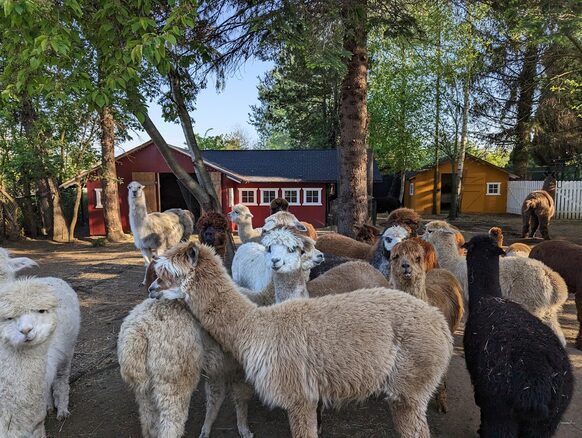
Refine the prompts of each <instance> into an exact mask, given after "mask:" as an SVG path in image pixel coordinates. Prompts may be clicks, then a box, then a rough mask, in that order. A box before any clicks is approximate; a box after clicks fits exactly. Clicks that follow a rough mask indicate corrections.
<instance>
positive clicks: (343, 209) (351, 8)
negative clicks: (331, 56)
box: [338, 0, 368, 236]
mask: <svg viewBox="0 0 582 438" xmlns="http://www.w3.org/2000/svg"><path fill="white" fill-rule="evenodd" d="M367 8H368V2H367V0H359V1H351V2H346V3H345V4H344V5H343V6H342V18H343V20H344V24H345V29H346V31H345V34H344V41H343V47H344V49H345V50H346V51H348V52H350V53H351V54H352V56H351V57H350V58H349V59H348V61H347V72H346V75H345V77H344V80H343V82H342V86H341V94H342V96H341V108H340V116H341V139H340V145H339V148H338V160H339V196H338V198H339V206H340V208H338V232H340V233H342V234H345V235H347V236H353V235H354V226H356V225H362V224H364V223H365V222H366V221H367V216H368V208H367V205H368V199H367V190H366V189H367V187H366V186H367V184H366V182H367V168H368V165H367V164H368V154H367V135H368V110H367V106H366V105H367V93H368V82H367V77H368V49H367V45H366V43H367V29H366V25H367Z"/></svg>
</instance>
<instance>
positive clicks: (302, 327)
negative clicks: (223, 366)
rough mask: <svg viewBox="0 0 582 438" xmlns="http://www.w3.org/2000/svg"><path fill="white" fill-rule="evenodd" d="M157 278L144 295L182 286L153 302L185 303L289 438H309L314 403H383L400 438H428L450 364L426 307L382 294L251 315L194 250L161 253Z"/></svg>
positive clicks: (441, 324)
mask: <svg viewBox="0 0 582 438" xmlns="http://www.w3.org/2000/svg"><path fill="white" fill-rule="evenodd" d="M284 266H285V265H281V267H280V268H279V269H280V270H284V269H286V268H284ZM289 266H291V264H289V265H288V267H289ZM275 267H277V262H275ZM156 272H157V274H158V279H157V280H156V281H155V282H154V283H153V284H152V286H150V291H152V292H156V291H158V290H159V289H158V288H159V285H160V283H161V282H167V283H171V284H175V283H176V282H177V283H179V284H180V285H181V287H180V289H173V290H170V291H165V292H163V293H162V295H163V296H164V297H166V298H184V299H185V300H186V304H187V305H188V307H189V308H190V310H191V311H192V312H193V314H194V316H195V317H197V318H198V320H199V321H200V324H201V325H202V327H204V328H205V329H206V330H207V331H208V333H209V334H210V335H211V336H213V337H214V338H215V339H216V340H217V341H218V342H219V343H220V344H221V345H222V346H223V347H224V348H225V349H226V350H227V351H230V352H231V353H232V354H233V355H234V357H235V358H236V359H237V360H238V361H239V362H240V363H241V364H242V365H243V368H244V370H245V374H246V376H247V378H248V379H249V381H250V382H251V383H252V384H253V385H254V387H255V390H256V391H257V394H258V395H259V397H260V398H261V400H262V401H263V402H264V403H265V404H267V405H268V406H279V407H282V408H283V409H286V410H287V413H288V416H289V422H290V425H291V433H292V436H293V437H294V438H299V437H301V438H316V437H317V419H316V408H317V404H318V401H319V400H321V401H322V402H323V403H324V404H331V403H333V402H341V401H348V400H364V399H366V398H367V397H369V396H370V395H372V394H383V395H385V396H386V397H387V398H388V399H389V400H390V401H391V402H392V403H391V408H392V414H393V418H394V424H395V426H396V429H397V430H398V431H399V433H400V434H401V436H402V437H405V438H413V437H415V438H428V437H429V435H430V432H429V427H428V423H427V419H426V409H427V405H428V402H429V400H430V398H431V396H432V394H433V393H434V390H435V389H436V386H437V385H438V383H439V381H440V379H441V378H442V376H443V374H444V372H445V371H446V368H447V367H448V363H449V360H450V357H451V354H452V337H451V334H450V332H449V328H448V326H447V324H446V322H445V319H444V317H443V315H442V314H441V313H440V311H438V310H437V309H435V308H434V307H432V306H430V305H428V304H426V303H424V302H423V301H421V300H419V299H417V298H414V297H412V296H410V295H408V294H405V293H404V292H400V291H395V290H390V289H383V288H376V289H364V290H358V291H354V292H351V293H347V294H342V295H334V296H327V297H321V298H317V299H294V300H289V301H286V302H284V303H281V304H275V305H272V306H267V307H257V306H256V305H255V304H253V303H252V302H251V301H249V300H248V298H246V297H244V296H242V295H241V294H240V293H239V292H238V291H237V289H236V286H235V285H234V283H233V282H232V280H231V279H230V277H229V276H228V274H227V273H226V270H225V268H224V266H223V265H222V262H221V260H220V259H219V258H218V257H217V256H216V254H215V253H214V251H213V250H212V249H211V248H209V247H207V246H204V245H198V244H196V243H188V244H180V245H178V246H176V247H175V248H173V249H171V250H170V251H168V252H167V253H166V254H165V256H163V257H161V258H160V260H159V261H158V262H157V263H156Z"/></svg>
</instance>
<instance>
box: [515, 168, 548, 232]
mask: <svg viewBox="0 0 582 438" xmlns="http://www.w3.org/2000/svg"><path fill="white" fill-rule="evenodd" d="M555 198H556V176H555V175H554V173H553V172H552V173H549V174H546V179H545V180H544V186H543V187H542V189H541V190H534V191H533V192H531V193H530V194H529V195H527V197H526V198H525V200H524V201H523V205H522V206H521V219H522V222H523V228H522V232H521V237H530V238H531V237H534V235H535V234H536V231H537V229H538V227H539V229H540V232H541V233H542V237H543V238H544V240H549V239H550V233H549V231H548V226H549V225H550V219H552V218H553V217H554V214H555V213H556V203H555Z"/></svg>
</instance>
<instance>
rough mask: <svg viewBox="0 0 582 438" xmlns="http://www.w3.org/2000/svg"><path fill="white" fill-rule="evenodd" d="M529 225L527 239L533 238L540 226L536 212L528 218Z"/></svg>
mask: <svg viewBox="0 0 582 438" xmlns="http://www.w3.org/2000/svg"><path fill="white" fill-rule="evenodd" d="M530 225H531V226H530V230H529V237H534V236H535V235H536V231H537V230H538V227H539V225H540V220H539V218H538V215H537V213H536V212H533V213H532V214H531V216H530Z"/></svg>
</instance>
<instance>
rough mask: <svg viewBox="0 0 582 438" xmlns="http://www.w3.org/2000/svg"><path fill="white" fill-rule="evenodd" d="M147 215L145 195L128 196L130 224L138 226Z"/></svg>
mask: <svg viewBox="0 0 582 438" xmlns="http://www.w3.org/2000/svg"><path fill="white" fill-rule="evenodd" d="M147 215H148V210H147V208H146V202H145V196H144V197H140V198H133V197H129V219H130V221H131V225H134V226H136V227H139V226H140V225H141V224H142V223H143V221H144V219H145V218H146V216H147Z"/></svg>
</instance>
